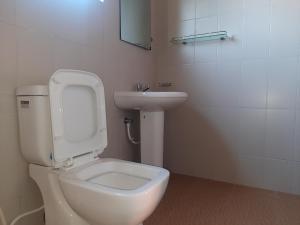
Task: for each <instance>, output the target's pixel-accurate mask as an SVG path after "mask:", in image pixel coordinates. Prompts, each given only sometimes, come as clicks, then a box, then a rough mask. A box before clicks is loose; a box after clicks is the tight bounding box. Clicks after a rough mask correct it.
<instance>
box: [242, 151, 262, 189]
mask: <svg viewBox="0 0 300 225" xmlns="http://www.w3.org/2000/svg"><path fill="white" fill-rule="evenodd" d="M263 168H264V160H263V158H255V157H243V156H242V157H239V158H238V164H237V168H236V173H237V178H236V181H237V182H238V183H239V184H242V185H246V186H251V187H260V188H262V187H263V186H264V174H263V173H262V172H261V171H262V170H263Z"/></svg>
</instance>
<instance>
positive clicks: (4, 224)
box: [0, 206, 44, 225]
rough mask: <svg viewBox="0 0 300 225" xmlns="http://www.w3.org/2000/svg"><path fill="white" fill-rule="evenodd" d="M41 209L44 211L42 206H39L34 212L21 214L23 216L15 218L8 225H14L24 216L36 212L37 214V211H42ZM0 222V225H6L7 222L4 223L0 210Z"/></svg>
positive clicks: (0, 210)
mask: <svg viewBox="0 0 300 225" xmlns="http://www.w3.org/2000/svg"><path fill="white" fill-rule="evenodd" d="M43 209H44V206H41V207H39V208H37V209H34V210H31V211H29V212H26V213H23V214H21V215H19V216H17V217H16V218H15V219H14V220H13V221H12V222H11V223H10V225H15V224H16V223H17V222H18V221H19V220H20V219H22V218H24V217H26V216H29V215H31V214H34V213H37V212H39V211H41V210H43ZM0 221H1V225H7V222H6V219H5V216H4V213H3V211H2V209H1V208H0Z"/></svg>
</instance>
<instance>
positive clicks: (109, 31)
mask: <svg viewBox="0 0 300 225" xmlns="http://www.w3.org/2000/svg"><path fill="white" fill-rule="evenodd" d="M118 5H119V0H105V1H104V3H101V2H100V1H99V0H76V1H75V0H42V1H41V0H0V207H1V208H2V209H3V210H4V212H5V214H6V216H7V219H8V221H11V219H12V218H13V217H15V216H16V215H18V214H19V213H21V212H24V211H27V210H29V209H33V208H35V207H37V206H40V205H41V204H42V202H41V196H40V193H39V190H38V188H37V186H36V185H35V184H34V183H33V181H32V180H31V179H29V177H28V171H27V170H28V166H27V163H26V162H25V161H24V160H23V158H22V156H21V153H20V148H19V144H18V128H17V115H16V105H15V102H16V98H15V96H14V92H15V88H16V87H17V86H20V85H32V84H47V82H48V79H49V77H50V76H51V75H52V74H53V73H54V72H55V70H57V69H59V68H65V69H81V70H86V71H90V72H94V73H96V74H98V75H99V76H100V77H101V78H102V80H103V82H104V85H105V91H106V103H107V120H108V121H107V122H108V132H109V140H108V142H109V144H108V149H107V150H106V151H105V153H104V155H103V157H107V156H108V157H116V158H122V159H128V160H132V159H134V158H135V157H136V152H137V151H136V150H135V149H134V147H133V146H132V145H130V144H129V143H128V141H127V138H126V136H125V130H124V123H123V121H122V119H123V118H124V116H125V115H124V113H123V112H121V111H120V110H118V109H117V108H116V107H115V105H114V102H113V92H114V91H115V90H130V89H132V88H133V86H134V84H135V83H136V82H139V81H144V82H152V80H153V79H154V77H153V76H152V75H153V71H154V66H153V63H154V61H153V55H154V53H153V52H149V51H144V50H141V49H139V48H136V47H133V46H130V45H127V44H125V43H123V42H121V41H119V6H118ZM154 13H155V12H154ZM154 34H155V29H154ZM19 224H28V225H41V224H42V213H40V214H36V215H34V216H32V217H29V218H26V220H23V221H22V222H21V223H19Z"/></svg>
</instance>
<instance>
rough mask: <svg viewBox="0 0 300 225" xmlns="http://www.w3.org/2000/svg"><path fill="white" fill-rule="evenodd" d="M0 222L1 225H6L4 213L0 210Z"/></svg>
mask: <svg viewBox="0 0 300 225" xmlns="http://www.w3.org/2000/svg"><path fill="white" fill-rule="evenodd" d="M0 221H1V225H7V222H6V219H5V216H4V213H3V211H2V209H1V208H0Z"/></svg>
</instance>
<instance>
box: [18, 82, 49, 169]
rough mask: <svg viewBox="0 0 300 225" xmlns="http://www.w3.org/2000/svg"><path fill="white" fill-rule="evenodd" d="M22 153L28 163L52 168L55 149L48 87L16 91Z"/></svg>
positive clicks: (36, 86)
mask: <svg viewBox="0 0 300 225" xmlns="http://www.w3.org/2000/svg"><path fill="white" fill-rule="evenodd" d="M16 95H17V108H18V119H19V134H20V144H21V151H22V154H23V156H24V158H25V159H26V160H27V162H29V163H32V164H38V165H42V166H51V155H52V154H51V153H52V149H53V141H52V132H51V117H50V103H49V90H48V86H43V85H35V86H23V87H19V88H17V90H16Z"/></svg>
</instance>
